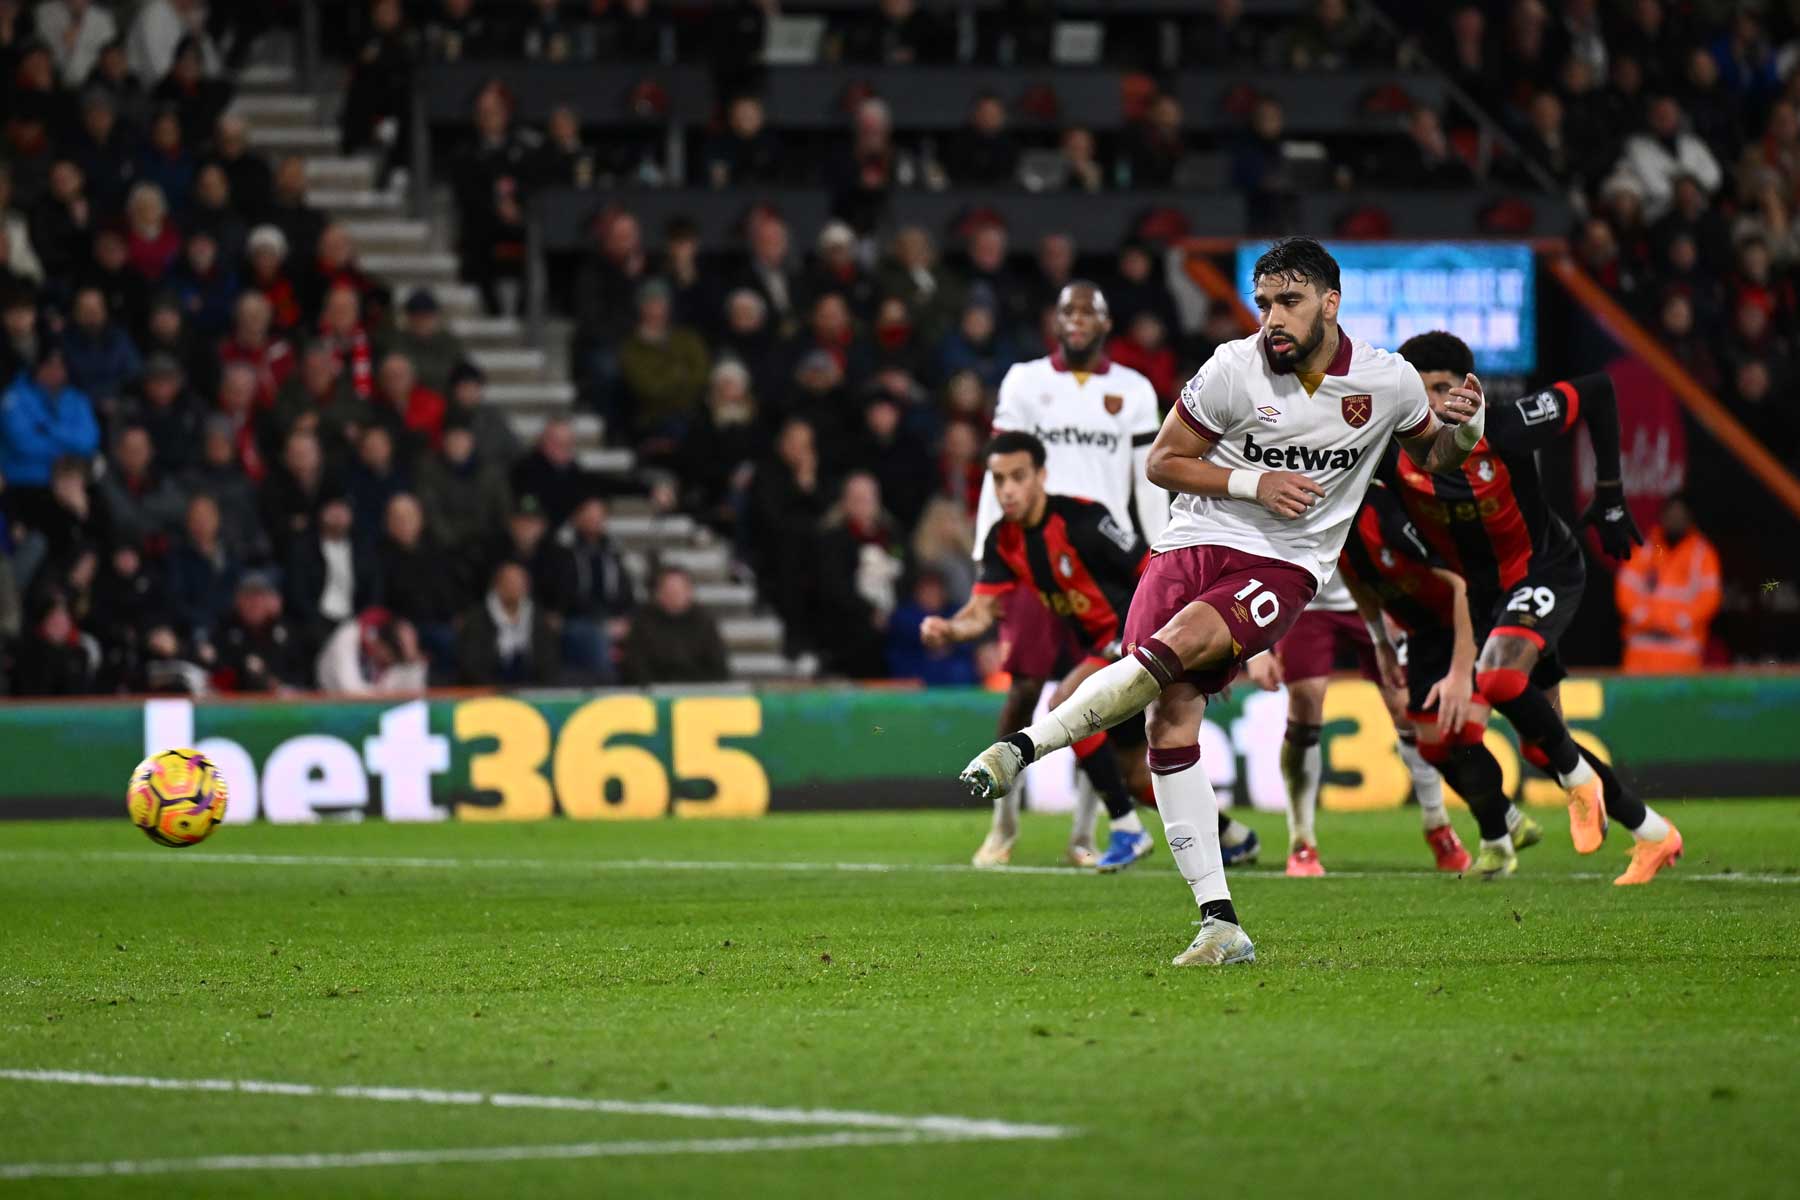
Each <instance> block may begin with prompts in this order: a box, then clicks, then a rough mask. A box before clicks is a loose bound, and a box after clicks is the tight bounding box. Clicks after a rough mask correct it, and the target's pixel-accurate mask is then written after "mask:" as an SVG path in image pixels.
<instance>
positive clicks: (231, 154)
mask: <svg viewBox="0 0 1800 1200" xmlns="http://www.w3.org/2000/svg"><path fill="white" fill-rule="evenodd" d="M213 144H214V146H215V147H216V148H217V150H218V154H219V157H220V158H223V159H225V160H226V161H228V162H230V161H234V160H236V159H239V158H242V157H243V156H244V151H245V150H247V149H249V147H250V130H249V127H248V126H247V125H245V124H244V118H242V117H240V116H236V115H235V114H232V113H227V114H225V115H224V116H222V117H220V118H219V123H218V125H217V126H216V127H215V130H214V133H213Z"/></svg>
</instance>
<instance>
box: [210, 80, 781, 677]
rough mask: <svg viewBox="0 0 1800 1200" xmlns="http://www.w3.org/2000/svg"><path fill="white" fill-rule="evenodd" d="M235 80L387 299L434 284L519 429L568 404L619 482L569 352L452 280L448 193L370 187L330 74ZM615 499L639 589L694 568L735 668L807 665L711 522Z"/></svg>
mask: <svg viewBox="0 0 1800 1200" xmlns="http://www.w3.org/2000/svg"><path fill="white" fill-rule="evenodd" d="M271 49H274V47H271ZM288 57H290V58H291V56H288ZM237 82H238V87H239V95H238V98H237V100H236V101H235V103H234V104H233V106H232V107H233V111H235V112H236V113H238V114H239V115H240V116H242V117H243V118H244V120H245V122H246V124H247V125H248V126H249V129H250V142H251V145H253V146H254V147H255V148H256V149H258V150H260V151H262V152H263V153H264V154H266V155H268V156H269V157H270V159H271V160H274V159H277V158H280V157H282V156H285V155H290V154H293V155H299V156H300V157H301V158H303V159H304V160H305V161H306V176H307V181H308V185H309V187H308V196H309V199H310V200H311V201H312V203H313V204H314V205H316V206H317V207H318V208H320V209H321V210H323V211H324V212H326V213H327V214H328V215H329V216H330V217H331V218H332V219H333V220H336V221H341V222H343V224H344V225H345V226H346V227H347V228H348V229H349V231H350V236H351V239H352V241H353V242H354V244H355V246H356V252H357V257H358V259H359V261H360V262H361V263H362V265H363V267H364V268H365V269H366V270H368V271H369V272H371V273H372V274H375V275H378V276H380V277H382V278H383V279H385V280H387V281H388V282H389V283H390V284H391V285H393V287H394V290H395V302H396V304H399V303H402V302H404V300H405V297H406V296H407V295H408V294H410V293H411V291H412V290H413V289H415V288H420V287H428V288H430V289H431V291H432V293H433V294H434V295H435V296H436V297H437V299H438V302H439V303H440V304H441V305H442V306H443V308H444V311H445V314H446V316H447V317H448V318H449V321H450V325H451V328H453V329H454V330H455V331H456V334H457V336H458V337H460V338H462V339H463V342H464V343H465V345H467V346H468V348H469V352H470V357H471V358H473V359H474V361H475V362H476V363H477V364H479V365H480V367H481V368H482V370H483V371H485V372H486V373H487V377H488V387H487V397H488V401H489V403H491V404H493V405H495V406H497V407H500V408H503V409H504V410H505V411H506V413H507V418H508V420H509V421H510V423H511V424H512V426H513V429H514V431H515V432H517V433H518V435H519V437H520V438H521V440H523V441H526V442H530V441H532V440H534V439H536V437H537V435H538V432H539V431H540V430H542V429H543V427H544V423H545V422H546V421H547V420H549V419H550V417H552V416H554V415H557V414H565V415H569V416H571V417H572V418H573V420H574V423H575V432H576V443H577V446H578V447H579V454H580V456H581V461H582V463H583V465H584V466H586V467H587V468H588V469H589V470H592V471H595V472H597V473H600V474H603V475H607V476H610V477H613V478H615V479H618V480H620V481H622V482H624V481H630V480H632V479H634V478H635V467H636V464H635V463H634V461H633V458H632V455H631V452H630V451H629V450H622V449H617V448H614V447H609V446H607V445H606V444H605V442H604V434H605V430H604V429H603V427H602V424H601V421H600V419H599V417H597V416H595V415H594V414H592V413H587V412H580V411H576V410H575V409H574V402H575V385H574V384H572V383H571V382H569V380H568V379H567V377H566V370H565V365H566V357H565V356H564V355H563V354H562V353H561V352H560V351H558V352H556V353H552V352H550V350H549V349H548V348H547V346H546V345H544V344H533V343H532V341H531V339H530V337H529V333H528V331H527V330H526V329H525V327H524V326H523V325H522V324H521V323H520V321H519V320H518V319H517V318H515V317H492V316H488V315H487V314H486V313H485V312H484V311H483V310H482V307H481V300H480V297H479V296H478V295H477V294H476V291H475V289H474V288H473V287H470V286H469V285H467V284H464V283H461V282H458V280H457V263H456V256H455V254H454V253H453V252H452V238H451V233H452V230H453V227H454V225H453V218H452V216H451V209H450V205H449V202H448V198H447V197H444V196H435V197H432V198H431V199H432V203H430V204H429V205H427V206H426V207H427V208H428V209H429V211H431V212H432V213H434V214H438V215H437V216H436V217H434V219H432V220H419V219H416V218H413V217H412V216H411V215H410V214H409V211H408V206H407V199H408V197H407V195H406V193H405V192H404V191H402V190H400V189H399V188H389V189H385V190H378V189H377V188H376V187H375V161H374V159H373V158H370V157H344V156H342V155H340V154H339V153H338V132H337V125H336V102H335V99H334V98H335V97H336V96H337V95H339V94H341V88H340V87H338V86H336V85H337V83H338V82H339V81H338V80H333V79H321V80H320V81H319V90H318V92H317V93H316V94H315V93H310V92H306V91H302V90H301V89H300V86H299V84H298V82H297V80H296V78H295V75H294V72H293V70H292V68H291V67H290V66H288V65H286V64H285V63H283V62H257V63H254V64H252V65H251V66H249V67H247V68H246V69H245V70H244V71H242V72H240V74H239V76H238V80H237ZM556 334H565V335H566V331H562V330H557V331H552V336H547V337H546V338H545V339H544V341H545V342H547V343H550V344H552V345H556V346H559V347H560V346H561V345H562V344H564V342H565V341H566V336H555V335H556ZM613 510H614V511H613V520H612V531H613V534H614V536H615V538H616V539H617V540H618V542H619V543H620V545H621V546H622V547H623V549H624V551H625V555H626V561H627V564H628V566H629V567H630V569H631V570H632V572H633V573H634V575H636V576H637V577H638V579H639V581H640V583H641V584H643V587H642V588H640V591H643V592H645V593H647V591H648V571H649V565H650V562H651V559H652V557H653V556H654V557H656V558H659V559H660V560H661V561H664V562H674V563H679V564H681V565H683V566H685V567H687V568H688V569H689V570H690V571H691V572H692V573H693V575H694V580H695V585H696V590H697V594H698V597H699V600H700V603H701V604H702V605H704V606H705V607H706V608H708V609H709V610H710V611H711V612H712V613H714V615H716V616H717V617H718V618H719V620H720V624H721V628H722V631H723V633H724V635H725V643H726V646H727V647H728V648H729V650H730V652H731V662H732V671H733V674H734V676H735V677H737V678H739V679H747V680H775V679H795V678H804V677H807V676H810V675H811V674H813V673H814V672H815V671H816V665H815V664H813V663H812V662H811V661H810V659H802V660H794V659H789V658H787V657H786V656H784V655H783V654H782V653H781V646H782V627H781V622H780V620H779V619H777V618H775V617H772V616H768V615H766V614H763V613H761V612H760V611H759V610H758V608H757V604H756V592H755V588H754V586H753V585H752V584H751V583H749V582H747V581H746V579H744V578H740V577H739V575H740V574H741V573H740V572H737V571H735V570H734V567H733V564H732V558H731V552H730V548H729V547H728V546H725V545H723V544H721V543H720V542H719V541H718V539H717V538H715V537H714V536H713V535H712V533H711V531H710V530H708V529H705V528H704V527H702V526H699V525H697V524H696V523H695V522H694V521H693V520H692V519H691V518H689V517H687V516H684V515H678V514H677V515H660V516H659V515H657V514H656V513H654V512H653V511H652V510H651V507H650V505H649V503H648V502H647V501H644V500H642V499H638V498H635V497H626V498H621V499H620V500H618V501H617V502H616V503H615V504H614V506H613Z"/></svg>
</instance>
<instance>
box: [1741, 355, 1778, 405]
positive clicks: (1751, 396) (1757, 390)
mask: <svg viewBox="0 0 1800 1200" xmlns="http://www.w3.org/2000/svg"><path fill="white" fill-rule="evenodd" d="M1770 383H1771V377H1770V375H1769V364H1768V363H1766V362H1764V361H1763V360H1762V359H1760V358H1749V359H1745V360H1744V361H1743V362H1741V363H1739V364H1738V367H1737V394H1738V399H1739V400H1742V401H1745V402H1747V403H1750V404H1761V403H1762V402H1763V401H1765V400H1767V399H1768V398H1769V385H1770Z"/></svg>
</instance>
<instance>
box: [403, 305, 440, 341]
mask: <svg viewBox="0 0 1800 1200" xmlns="http://www.w3.org/2000/svg"><path fill="white" fill-rule="evenodd" d="M405 315H406V328H407V331H408V332H410V333H412V334H414V335H415V336H417V337H422V338H428V337H435V336H436V335H437V331H438V329H439V328H440V327H442V325H443V323H444V314H443V312H442V310H440V309H436V308H428V309H422V310H420V311H418V312H414V311H413V310H412V309H407V310H406V314H405Z"/></svg>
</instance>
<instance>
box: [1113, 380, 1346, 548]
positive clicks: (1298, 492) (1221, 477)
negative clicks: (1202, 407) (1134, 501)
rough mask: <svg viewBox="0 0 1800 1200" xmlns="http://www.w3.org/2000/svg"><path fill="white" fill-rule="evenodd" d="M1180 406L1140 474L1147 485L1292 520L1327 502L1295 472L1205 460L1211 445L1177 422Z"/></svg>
mask: <svg viewBox="0 0 1800 1200" xmlns="http://www.w3.org/2000/svg"><path fill="white" fill-rule="evenodd" d="M1180 416H1181V413H1180V409H1179V407H1177V408H1173V409H1170V410H1169V415H1168V416H1167V417H1166V418H1164V420H1163V424H1162V429H1160V430H1159V431H1157V434H1156V441H1155V442H1153V443H1152V444H1151V446H1150V457H1149V459H1148V460H1147V461H1146V462H1145V464H1144V473H1145V475H1146V476H1147V477H1148V478H1149V480H1150V482H1151V483H1154V484H1155V485H1156V486H1157V487H1159V488H1167V489H1169V490H1170V491H1171V492H1183V493H1185V494H1187V495H1189V496H1208V497H1229V498H1231V499H1234V500H1248V501H1252V502H1254V503H1256V504H1260V505H1262V506H1263V507H1264V508H1266V509H1268V510H1269V511H1270V512H1272V513H1274V514H1275V515H1276V516H1278V517H1281V518H1283V519H1285V520H1292V519H1294V518H1295V517H1298V516H1300V515H1302V514H1303V513H1305V512H1306V510H1307V509H1309V508H1311V507H1312V506H1313V505H1315V504H1317V503H1318V502H1319V501H1320V500H1323V499H1324V498H1325V489H1324V488H1322V487H1320V486H1319V485H1318V484H1317V483H1314V482H1313V481H1312V480H1311V479H1310V478H1308V477H1307V476H1305V475H1302V474H1300V473H1299V472H1297V471H1243V470H1238V471H1233V470H1228V469H1226V468H1225V467H1218V466H1214V465H1213V464H1212V463H1209V462H1207V461H1206V456H1207V455H1208V454H1211V453H1212V448H1213V442H1212V440H1211V439H1209V438H1204V437H1201V436H1200V435H1199V434H1198V433H1195V432H1194V431H1193V429H1191V428H1189V426H1188V424H1187V422H1185V421H1183V420H1181V419H1180Z"/></svg>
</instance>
